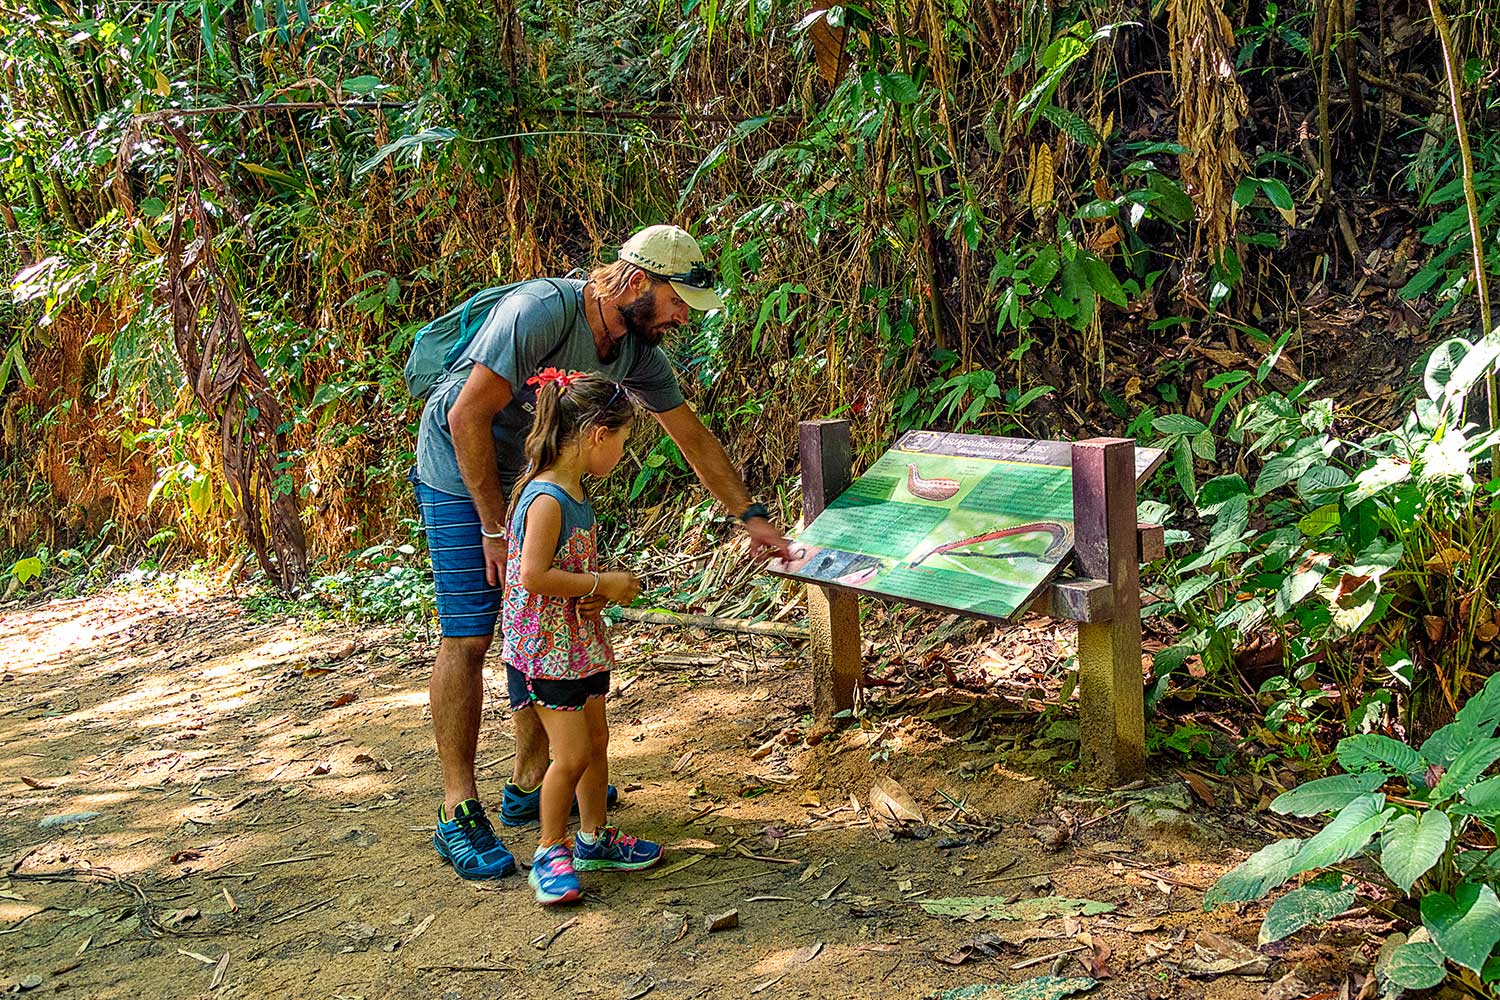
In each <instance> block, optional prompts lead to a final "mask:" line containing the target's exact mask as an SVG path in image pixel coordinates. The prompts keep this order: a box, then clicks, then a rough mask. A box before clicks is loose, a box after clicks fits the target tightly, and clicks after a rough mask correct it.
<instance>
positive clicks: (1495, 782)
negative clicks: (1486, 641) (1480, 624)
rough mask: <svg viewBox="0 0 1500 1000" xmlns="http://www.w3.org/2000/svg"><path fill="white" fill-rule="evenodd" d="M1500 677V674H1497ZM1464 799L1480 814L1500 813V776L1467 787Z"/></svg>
mask: <svg viewBox="0 0 1500 1000" xmlns="http://www.w3.org/2000/svg"><path fill="white" fill-rule="evenodd" d="M1496 676H1497V677H1500V674H1497V675H1496ZM1463 796H1464V801H1465V802H1467V803H1468V804H1469V807H1470V808H1471V809H1473V811H1474V812H1475V813H1476V814H1478V815H1480V816H1492V815H1500V778H1485V779H1484V780H1483V781H1477V782H1475V783H1474V784H1472V785H1470V786H1469V787H1468V788H1465V789H1464V791H1463Z"/></svg>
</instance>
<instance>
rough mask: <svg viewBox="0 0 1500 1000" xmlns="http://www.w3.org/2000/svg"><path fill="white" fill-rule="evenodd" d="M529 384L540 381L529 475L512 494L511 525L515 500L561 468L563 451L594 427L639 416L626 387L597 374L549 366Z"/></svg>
mask: <svg viewBox="0 0 1500 1000" xmlns="http://www.w3.org/2000/svg"><path fill="white" fill-rule="evenodd" d="M529 381H531V382H533V383H538V382H539V383H540V387H539V388H538V389H537V394H536V416H535V418H534V419H533V421H532V424H531V433H529V434H527V435H526V445H525V448H524V451H525V454H526V462H527V466H526V473H525V474H524V475H523V476H522V477H521V478H520V479H519V480H518V481H517V482H516V485H515V488H514V489H513V490H512V491H511V495H510V504H509V505H508V509H507V511H506V515H505V519H506V523H507V524H509V523H510V519H511V518H512V517H513V516H514V515H515V509H516V500H517V499H518V498H519V497H520V496H521V493H522V491H523V490H525V489H526V487H527V486H528V485H530V483H531V481H532V480H533V479H535V478H536V477H537V476H539V475H541V474H542V473H543V472H546V471H547V470H548V469H550V468H552V467H553V466H554V465H556V464H557V459H558V457H559V456H560V455H561V454H562V450H563V448H564V447H565V446H566V445H568V444H569V443H570V442H572V441H573V439H574V438H576V437H577V436H578V435H579V434H583V433H587V432H588V431H589V430H590V429H592V428H594V427H604V428H607V429H609V430H614V429H615V428H617V427H622V426H624V425H625V424H627V423H629V422H630V420H631V418H632V417H634V415H635V406H634V404H632V403H631V401H630V397H629V395H628V394H627V393H626V392H625V388H624V387H623V386H621V385H619V384H618V383H616V382H612V381H610V380H609V379H607V378H603V377H601V376H598V375H588V374H585V373H583V372H572V373H565V372H560V371H557V370H556V369H553V368H549V369H547V370H545V371H543V372H542V373H541V375H538V376H533V378H532V379H530V380H529Z"/></svg>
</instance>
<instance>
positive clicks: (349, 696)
mask: <svg viewBox="0 0 1500 1000" xmlns="http://www.w3.org/2000/svg"><path fill="white" fill-rule="evenodd" d="M358 697H359V695H357V694H355V693H354V692H353V691H346V692H345V693H344V694H341V695H339V696H338V697H337V698H335V699H333V700H332V701H329V702H324V703H323V707H324V708H343V707H344V706H345V705H349V704H352V703H353V702H354V700H355V699H356V698H358Z"/></svg>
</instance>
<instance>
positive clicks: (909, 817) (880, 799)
mask: <svg viewBox="0 0 1500 1000" xmlns="http://www.w3.org/2000/svg"><path fill="white" fill-rule="evenodd" d="M870 811H871V812H872V813H874V814H875V815H876V816H878V817H880V818H881V819H884V820H892V821H894V822H896V823H921V822H923V818H922V810H921V809H920V808H918V806H917V802H916V800H915V799H913V798H912V797H911V793H910V792H908V791H907V790H906V789H905V788H903V787H901V783H900V782H898V781H896V780H895V779H894V778H887V777H884V776H882V777H879V778H876V779H875V784H874V785H873V786H871V788H870Z"/></svg>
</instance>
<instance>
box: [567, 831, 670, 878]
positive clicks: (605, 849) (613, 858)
mask: <svg viewBox="0 0 1500 1000" xmlns="http://www.w3.org/2000/svg"><path fill="white" fill-rule="evenodd" d="M660 860H661V845H660V844H654V843H652V842H651V841H649V840H637V839H636V838H635V837H632V836H630V835H629V834H628V833H621V832H620V831H619V830H617V829H615V828H614V827H612V826H606V827H605V828H604V829H602V830H600V831H599V834H598V836H596V837H595V838H594V842H593V843H592V844H589V843H585V842H584V838H583V836H578V837H576V838H575V839H574V842H573V867H574V868H576V869H577V870H578V871H581V872H597V871H628V872H633V871H640V870H641V869H642V868H650V867H651V866H652V865H654V864H656V863H657V862H658V861H660Z"/></svg>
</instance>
